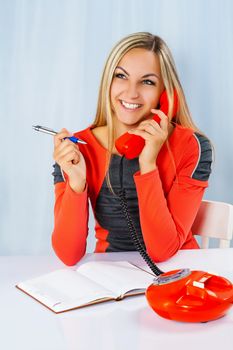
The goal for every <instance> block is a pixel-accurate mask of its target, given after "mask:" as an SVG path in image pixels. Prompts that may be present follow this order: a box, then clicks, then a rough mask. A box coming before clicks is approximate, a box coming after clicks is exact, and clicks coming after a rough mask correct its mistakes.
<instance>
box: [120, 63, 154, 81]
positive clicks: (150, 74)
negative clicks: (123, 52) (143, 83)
mask: <svg viewBox="0 0 233 350" xmlns="http://www.w3.org/2000/svg"><path fill="white" fill-rule="evenodd" d="M117 68H120V69H121V70H123V72H124V73H125V74H126V75H128V76H129V73H128V72H127V71H126V70H125V69H124V68H122V67H121V66H117V67H116V69H117ZM151 76H154V77H156V78H158V79H160V77H159V75H157V74H155V73H148V74H145V75H143V76H142V78H148V77H151Z"/></svg>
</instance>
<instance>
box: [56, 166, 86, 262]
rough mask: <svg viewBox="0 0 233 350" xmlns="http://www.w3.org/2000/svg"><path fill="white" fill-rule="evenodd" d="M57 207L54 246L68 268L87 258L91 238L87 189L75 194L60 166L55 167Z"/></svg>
mask: <svg viewBox="0 0 233 350" xmlns="http://www.w3.org/2000/svg"><path fill="white" fill-rule="evenodd" d="M54 169H55V170H54V172H53V175H54V184H55V206H54V230H53V234H52V245H53V249H54V251H55V252H56V254H57V256H58V257H59V258H60V259H61V260H62V261H63V262H64V263H65V264H66V265H75V264H76V263H77V262H78V261H79V260H80V259H81V258H82V257H83V256H84V254H85V251H86V239H87V234H88V217H89V210H88V195H87V190H88V189H87V185H86V188H85V190H84V191H83V192H81V193H76V192H74V191H73V190H72V189H71V187H70V185H69V182H68V181H67V177H65V178H64V176H63V174H62V172H61V170H60V167H59V165H58V164H55V165H54Z"/></svg>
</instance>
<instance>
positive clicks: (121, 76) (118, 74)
mask: <svg viewBox="0 0 233 350" xmlns="http://www.w3.org/2000/svg"><path fill="white" fill-rule="evenodd" d="M115 77H116V78H119V79H124V78H125V75H124V74H122V73H117V74H115Z"/></svg>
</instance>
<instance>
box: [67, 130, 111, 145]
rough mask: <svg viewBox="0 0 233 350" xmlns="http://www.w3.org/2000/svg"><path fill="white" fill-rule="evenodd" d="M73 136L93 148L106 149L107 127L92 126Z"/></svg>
mask: <svg viewBox="0 0 233 350" xmlns="http://www.w3.org/2000/svg"><path fill="white" fill-rule="evenodd" d="M74 136H76V137H78V138H80V139H82V140H83V141H86V142H87V143H88V144H90V145H93V147H97V148H98V149H99V148H102V149H107V142H108V136H107V127H106V126H97V127H94V126H93V125H90V126H88V127H87V128H86V129H83V130H81V131H78V132H76V133H74Z"/></svg>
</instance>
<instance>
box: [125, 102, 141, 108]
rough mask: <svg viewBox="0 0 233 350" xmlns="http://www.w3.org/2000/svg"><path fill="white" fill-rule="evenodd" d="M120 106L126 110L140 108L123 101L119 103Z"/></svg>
mask: <svg viewBox="0 0 233 350" xmlns="http://www.w3.org/2000/svg"><path fill="white" fill-rule="evenodd" d="M121 103H122V105H123V106H124V107H126V108H128V109H136V108H138V107H141V105H138V104H134V103H127V102H125V101H121Z"/></svg>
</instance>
